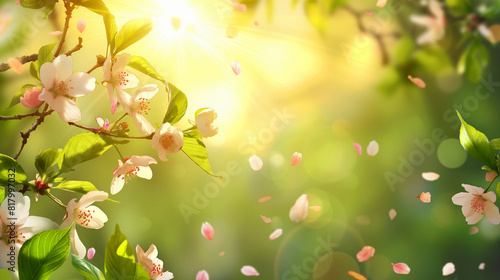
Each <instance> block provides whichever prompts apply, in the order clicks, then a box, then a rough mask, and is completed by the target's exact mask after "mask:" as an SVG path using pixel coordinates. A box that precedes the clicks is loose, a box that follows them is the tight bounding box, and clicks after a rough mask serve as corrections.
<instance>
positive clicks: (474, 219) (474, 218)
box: [465, 212, 483, 225]
mask: <svg viewBox="0 0 500 280" xmlns="http://www.w3.org/2000/svg"><path fill="white" fill-rule="evenodd" d="M473 213H474V214H472V215H471V216H469V217H466V218H465V220H466V221H467V223H468V224H469V225H473V224H475V223H477V222H479V221H480V220H481V219H482V218H483V215H482V214H479V213H477V212H473Z"/></svg>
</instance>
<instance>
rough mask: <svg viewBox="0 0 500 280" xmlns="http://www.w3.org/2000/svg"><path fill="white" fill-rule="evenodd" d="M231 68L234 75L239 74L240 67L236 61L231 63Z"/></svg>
mask: <svg viewBox="0 0 500 280" xmlns="http://www.w3.org/2000/svg"><path fill="white" fill-rule="evenodd" d="M231 68H232V69H233V72H234V74H236V75H239V74H240V73H241V65H240V62H239V61H238V60H233V62H231Z"/></svg>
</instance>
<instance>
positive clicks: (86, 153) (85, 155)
mask: <svg viewBox="0 0 500 280" xmlns="http://www.w3.org/2000/svg"><path fill="white" fill-rule="evenodd" d="M111 146H112V145H111V144H110V143H108V142H106V141H105V140H104V139H103V138H102V137H101V136H99V135H97V134H94V133H82V134H78V135H75V136H73V137H71V139H69V141H68V143H66V145H65V146H64V157H63V160H62V162H60V163H61V164H60V167H59V169H60V170H68V169H70V168H72V167H73V166H75V165H77V164H80V163H82V162H84V161H88V160H91V159H94V158H96V157H98V156H100V155H102V154H103V153H104V152H105V151H107V150H108V149H109V148H111Z"/></svg>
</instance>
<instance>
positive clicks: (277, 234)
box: [269, 228, 283, 240]
mask: <svg viewBox="0 0 500 280" xmlns="http://www.w3.org/2000/svg"><path fill="white" fill-rule="evenodd" d="M282 233H283V230H282V229H280V228H279V229H277V230H275V231H273V233H271V235H270V236H269V240H274V239H276V238H278V237H280V236H281V234H282Z"/></svg>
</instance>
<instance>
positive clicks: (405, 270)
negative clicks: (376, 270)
mask: <svg viewBox="0 0 500 280" xmlns="http://www.w3.org/2000/svg"><path fill="white" fill-rule="evenodd" d="M392 269H394V272H396V273H397V274H409V273H410V267H409V266H408V265H407V264H405V263H396V264H394V263H393V264H392Z"/></svg>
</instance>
